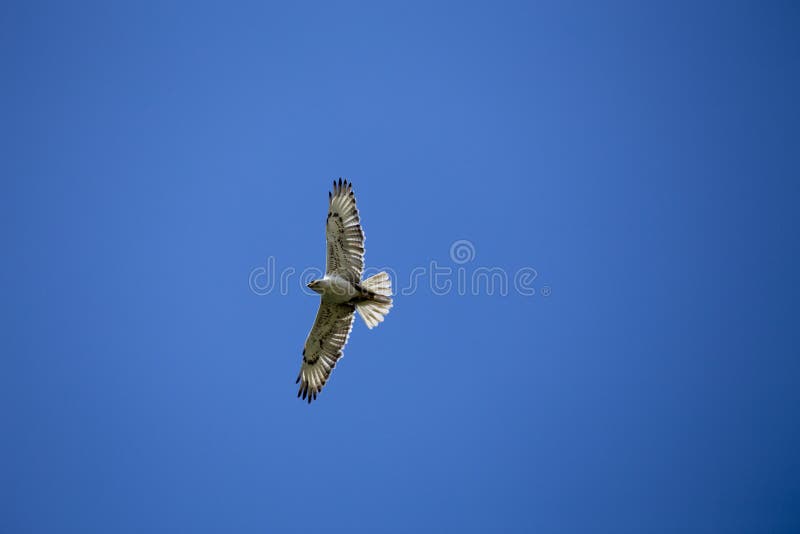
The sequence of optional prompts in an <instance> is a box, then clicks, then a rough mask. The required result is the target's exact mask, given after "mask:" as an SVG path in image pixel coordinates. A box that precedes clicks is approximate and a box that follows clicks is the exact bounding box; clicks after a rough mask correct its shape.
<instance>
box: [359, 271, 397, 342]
mask: <svg viewBox="0 0 800 534" xmlns="http://www.w3.org/2000/svg"><path fill="white" fill-rule="evenodd" d="M361 287H362V288H364V289H365V290H367V291H368V292H369V297H368V299H367V300H364V301H362V302H359V303H357V304H356V311H358V314H359V315H360V316H361V318H362V319H364V322H365V323H367V328H374V327H376V326H378V324H379V323H382V322H383V318H384V316H385V315H386V314H387V313H389V310H390V309H391V307H392V280H391V279H390V278H389V275H388V274H386V272H385V271H381V272H379V273H378V274H376V275H375V276H370V277H369V278H367V279H366V280H364V281H362V282H361Z"/></svg>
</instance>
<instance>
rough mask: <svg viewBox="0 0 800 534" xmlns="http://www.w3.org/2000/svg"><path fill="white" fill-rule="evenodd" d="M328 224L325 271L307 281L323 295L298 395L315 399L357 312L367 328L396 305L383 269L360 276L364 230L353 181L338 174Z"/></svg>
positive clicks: (375, 324) (330, 201) (375, 323)
mask: <svg viewBox="0 0 800 534" xmlns="http://www.w3.org/2000/svg"><path fill="white" fill-rule="evenodd" d="M328 196H329V207H328V218H327V222H326V227H325V237H326V240H327V261H326V268H325V276H324V277H323V278H322V279H320V280H314V281H312V282H311V283H310V284H308V286H309V287H310V288H312V289H313V290H314V291H316V292H317V293H319V294H320V296H321V299H320V305H319V310H318V311H317V318H316V319H315V320H314V326H312V327H311V332H309V334H308V338H306V344H305V347H304V348H303V365H302V367H301V368H300V374H299V375H298V377H297V382H299V383H300V391H298V393H297V396H298V397H300V396H302V397H303V399H306V398H307V399H308V402H309V403H310V402H311V401H312V400H314V399H316V398H317V394H319V392H320V391H321V390H322V386H324V385H325V382H326V381H327V380H328V377H329V376H330V374H331V371H332V370H333V368H334V367H335V366H336V362H337V361H338V360H339V358H341V357H342V349H344V346H345V345H346V344H347V339H348V338H349V336H350V331H351V330H352V329H353V320H354V319H355V312H356V311H357V312H358V313H359V315H361V318H362V319H364V322H365V323H366V324H367V326H368V327H369V328H373V327H374V326H377V325H378V323H380V322H382V321H383V317H384V315H386V314H387V313H389V309H390V308H391V307H392V299H391V294H392V284H391V280H389V275H387V274H386V273H385V272H381V273H378V274H376V275H375V276H372V277H370V278H367V279H366V280H361V274H362V272H363V271H364V231H363V230H362V229H361V224H360V220H359V216H358V209H357V208H356V199H355V195H354V194H353V186H352V184H350V183H348V182H347V181H346V180H345V181H342V179H341V178H339V181H338V182H334V183H333V193H329V194H328Z"/></svg>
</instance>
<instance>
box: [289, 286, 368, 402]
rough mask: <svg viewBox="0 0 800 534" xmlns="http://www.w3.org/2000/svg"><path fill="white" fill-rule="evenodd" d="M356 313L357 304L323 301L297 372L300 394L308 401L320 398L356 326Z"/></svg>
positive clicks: (298, 394) (298, 393)
mask: <svg viewBox="0 0 800 534" xmlns="http://www.w3.org/2000/svg"><path fill="white" fill-rule="evenodd" d="M354 312H355V307H354V306H352V305H350V304H327V303H325V302H320V305H319V311H317V318H316V319H315V320H314V326H312V327H311V332H309V333H308V338H306V344H305V347H303V365H302V367H300V374H299V375H297V382H299V383H300V391H298V392H297V396H298V397H300V396H301V395H302V397H303V398H304V399H305V398H308V402H309V403H311V401H312V400H314V399H316V398H317V394H318V393H319V392H320V391H321V390H322V386H324V385H325V382H327V381H328V377H329V376H331V371H333V368H334V367H335V366H336V361H337V360H338V359H339V358H341V357H342V349H344V346H345V345H346V344H347V338H348V337H350V330H352V329H353V319H354V317H355V315H354Z"/></svg>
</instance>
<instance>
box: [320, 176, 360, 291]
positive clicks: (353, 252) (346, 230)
mask: <svg viewBox="0 0 800 534" xmlns="http://www.w3.org/2000/svg"><path fill="white" fill-rule="evenodd" d="M328 197H329V203H328V220H327V223H326V224H325V237H326V239H327V242H328V256H327V261H326V264H325V272H326V273H327V274H331V273H336V274H338V275H339V276H341V277H342V278H344V279H345V280H348V281H350V282H352V283H354V284H358V283H359V282H361V273H362V272H363V271H364V231H363V230H362V229H361V222H360V219H359V217H358V208H356V197H355V195H354V194H353V185H352V184H350V183H348V182H347V180H344V181H342V179H341V178H339V181H338V182H336V181H334V182H333V193H328Z"/></svg>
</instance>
